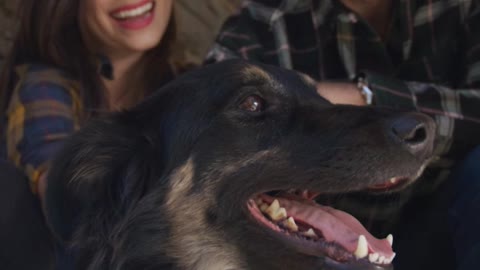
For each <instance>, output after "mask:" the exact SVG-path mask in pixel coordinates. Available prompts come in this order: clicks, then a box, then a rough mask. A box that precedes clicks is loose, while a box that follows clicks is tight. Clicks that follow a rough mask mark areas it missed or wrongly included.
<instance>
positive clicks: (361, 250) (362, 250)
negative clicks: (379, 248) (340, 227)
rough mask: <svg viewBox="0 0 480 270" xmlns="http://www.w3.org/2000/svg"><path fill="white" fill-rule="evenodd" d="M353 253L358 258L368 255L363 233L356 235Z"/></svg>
mask: <svg viewBox="0 0 480 270" xmlns="http://www.w3.org/2000/svg"><path fill="white" fill-rule="evenodd" d="M353 254H354V255H355V257H357V258H358V259H361V258H365V257H366V256H367V255H368V242H367V238H365V236H364V235H363V234H362V235H360V236H359V237H358V244H357V249H356V250H355V252H354V253H353Z"/></svg>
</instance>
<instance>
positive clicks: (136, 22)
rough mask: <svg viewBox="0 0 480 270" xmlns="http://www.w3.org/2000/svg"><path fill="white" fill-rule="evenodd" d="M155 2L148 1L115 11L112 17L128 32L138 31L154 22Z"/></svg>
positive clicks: (111, 14)
mask: <svg viewBox="0 0 480 270" xmlns="http://www.w3.org/2000/svg"><path fill="white" fill-rule="evenodd" d="M154 8H155V1H152V0H147V1H142V2H140V3H137V4H133V5H127V6H123V7H120V8H117V9H115V10H114V11H112V12H111V13H110V16H111V17H112V18H113V19H114V20H115V21H116V22H117V23H118V25H120V27H122V28H124V29H127V30H138V29H142V28H145V27H147V26H148V25H150V23H151V22H152V21H153V17H154V12H153V11H154Z"/></svg>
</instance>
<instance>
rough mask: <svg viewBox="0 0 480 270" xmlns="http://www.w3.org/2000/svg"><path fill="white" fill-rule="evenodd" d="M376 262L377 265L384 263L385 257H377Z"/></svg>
mask: <svg viewBox="0 0 480 270" xmlns="http://www.w3.org/2000/svg"><path fill="white" fill-rule="evenodd" d="M377 262H378V263H379V264H383V263H385V256H380V257H378V260H377Z"/></svg>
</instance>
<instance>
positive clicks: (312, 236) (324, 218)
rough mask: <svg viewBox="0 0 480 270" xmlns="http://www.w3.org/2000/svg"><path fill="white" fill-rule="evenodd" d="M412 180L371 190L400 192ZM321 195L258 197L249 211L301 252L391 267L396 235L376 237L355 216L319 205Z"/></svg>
mask: <svg viewBox="0 0 480 270" xmlns="http://www.w3.org/2000/svg"><path fill="white" fill-rule="evenodd" d="M408 181H409V179H406V178H392V179H391V180H390V181H387V182H385V183H383V184H380V185H375V186H371V187H368V188H367V190H369V191H373V192H382V191H385V190H390V189H398V188H401V186H404V185H405V184H406V182H408ZM318 195H319V194H318V193H313V192H310V191H306V190H304V191H299V190H289V191H275V192H268V193H262V194H257V195H255V196H253V197H252V198H251V199H250V200H249V201H248V210H249V212H250V214H251V215H252V216H253V218H254V219H255V220H257V221H258V222H259V223H260V224H261V225H263V226H264V227H266V228H267V229H269V230H270V231H271V232H273V233H274V235H275V236H276V237H280V238H281V239H282V240H284V241H287V242H288V243H290V244H292V245H293V246H295V247H296V248H297V249H299V251H300V252H301V253H305V254H307V255H311V256H324V257H327V258H329V259H331V260H333V261H334V262H338V263H352V262H355V263H356V262H360V263H365V264H370V265H372V266H377V267H379V268H378V269H380V268H383V266H390V265H391V263H392V261H393V259H394V257H395V253H394V252H393V250H392V242H393V236H392V235H388V236H387V237H386V238H384V239H378V238H376V237H374V236H373V235H372V234H371V233H369V232H368V231H367V229H366V228H365V227H364V226H363V225H362V224H361V223H360V222H359V221H358V220H357V219H356V218H355V217H353V216H352V215H350V214H348V213H346V212H343V211H340V210H337V209H334V208H332V207H329V206H324V205H320V204H318V203H316V202H315V201H314V199H315V198H316V197H317V196H318ZM387 268H388V267H387ZM375 269H377V268H375Z"/></svg>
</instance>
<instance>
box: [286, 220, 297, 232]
mask: <svg viewBox="0 0 480 270" xmlns="http://www.w3.org/2000/svg"><path fill="white" fill-rule="evenodd" d="M284 224H285V226H287V228H288V229H289V230H290V231H293V232H297V231H298V226H297V224H296V223H295V220H294V219H293V217H289V218H288V219H287V220H286V221H284Z"/></svg>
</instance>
